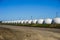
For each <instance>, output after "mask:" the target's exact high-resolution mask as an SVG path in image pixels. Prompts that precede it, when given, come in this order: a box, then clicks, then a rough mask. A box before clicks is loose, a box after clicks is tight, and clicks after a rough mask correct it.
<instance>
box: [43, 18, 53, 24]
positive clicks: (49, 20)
mask: <svg viewBox="0 0 60 40" xmlns="http://www.w3.org/2000/svg"><path fill="white" fill-rule="evenodd" d="M44 23H45V24H51V23H52V19H50V18H47V19H45V20H44Z"/></svg>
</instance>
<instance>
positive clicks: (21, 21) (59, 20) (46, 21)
mask: <svg viewBox="0 0 60 40" xmlns="http://www.w3.org/2000/svg"><path fill="white" fill-rule="evenodd" d="M52 22H53V23H56V24H60V18H54V19H50V18H47V19H35V20H15V21H2V23H21V24H32V23H33V24H43V23H44V24H51V23H52Z"/></svg>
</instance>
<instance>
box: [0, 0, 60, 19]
mask: <svg viewBox="0 0 60 40" xmlns="http://www.w3.org/2000/svg"><path fill="white" fill-rule="evenodd" d="M56 12H58V13H59V14H58V16H60V0H0V20H17V19H30V18H31V16H33V19H36V18H37V19H39V18H54V17H55V16H56Z"/></svg>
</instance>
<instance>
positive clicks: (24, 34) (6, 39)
mask: <svg viewBox="0 0 60 40" xmlns="http://www.w3.org/2000/svg"><path fill="white" fill-rule="evenodd" d="M0 40H60V29H53V28H52V29H50V28H34V27H23V26H10V25H0Z"/></svg>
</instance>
